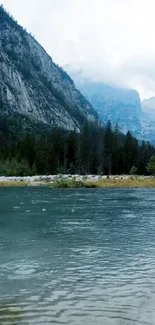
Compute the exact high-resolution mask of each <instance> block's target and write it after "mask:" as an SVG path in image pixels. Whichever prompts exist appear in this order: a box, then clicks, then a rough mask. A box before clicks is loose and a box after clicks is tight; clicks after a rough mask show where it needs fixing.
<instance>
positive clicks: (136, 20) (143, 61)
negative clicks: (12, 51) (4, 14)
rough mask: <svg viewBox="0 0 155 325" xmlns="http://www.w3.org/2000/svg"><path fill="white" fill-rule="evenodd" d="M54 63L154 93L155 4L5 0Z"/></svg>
mask: <svg viewBox="0 0 155 325" xmlns="http://www.w3.org/2000/svg"><path fill="white" fill-rule="evenodd" d="M2 3H3V5H4V6H5V8H6V9H7V10H8V11H10V12H11V13H12V14H13V16H14V17H15V18H16V19H17V20H18V21H19V23H20V24H22V25H23V26H25V27H26V28H27V30H28V31H29V32H31V33H32V34H33V35H34V36H35V37H36V39H37V40H38V41H39V42H40V43H41V44H42V45H43V46H44V47H45V49H46V50H47V51H48V53H49V54H50V55H51V56H52V58H53V60H54V61H56V62H57V63H58V64H60V65H61V66H66V65H69V67H70V69H71V70H79V69H82V70H83V71H84V75H86V76H88V77H90V78H92V79H95V80H103V81H107V82H114V83H117V84H119V85H124V86H129V87H133V88H135V89H137V90H138V91H139V92H140V94H141V97H145V96H153V95H155V59H154V58H155V42H154V30H155V20H154V12H155V1H154V0H31V1H30V0H27V1H21V0H3V1H2Z"/></svg>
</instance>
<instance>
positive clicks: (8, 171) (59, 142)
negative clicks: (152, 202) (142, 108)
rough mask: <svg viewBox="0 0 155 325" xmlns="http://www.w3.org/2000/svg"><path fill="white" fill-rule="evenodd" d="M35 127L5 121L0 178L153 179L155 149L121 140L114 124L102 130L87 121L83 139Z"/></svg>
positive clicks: (129, 138)
mask: <svg viewBox="0 0 155 325" xmlns="http://www.w3.org/2000/svg"><path fill="white" fill-rule="evenodd" d="M22 121H23V122H22ZM31 123H32V122H31ZM31 123H30V125H29V124H28V120H26V121H25V119H24V118H22V116H21V117H20V119H19V123H18V116H12V117H11V118H10V117H9V116H5V115H3V116H1V119H0V176H31V175H54V174H60V173H61V174H72V175H74V174H81V175H90V174H93V175H123V174H133V175H134V174H137V175H148V174H149V173H153V170H152V169H151V168H152V167H151V166H152V164H153V158H151V157H152V156H155V148H154V147H153V146H152V145H151V144H150V143H148V142H144V141H143V142H142V144H141V145H139V144H138V141H137V140H136V139H135V138H134V137H132V135H131V133H130V132H128V133H127V134H126V136H124V135H122V134H121V133H120V132H119V129H118V126H116V128H115V129H114V130H113V129H112V127H111V123H110V122H108V123H107V125H106V126H105V127H101V126H100V125H99V124H98V123H91V122H88V121H87V120H86V121H85V122H84V123H83V126H82V127H81V133H76V132H74V131H72V132H66V131H64V130H61V129H59V128H54V129H51V128H48V127H47V128H45V127H41V124H39V125H38V128H37V126H36V124H35V123H34V128H33V126H32V124H31ZM150 158H151V160H150ZM149 161H150V162H149Z"/></svg>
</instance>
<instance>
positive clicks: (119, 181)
mask: <svg viewBox="0 0 155 325" xmlns="http://www.w3.org/2000/svg"><path fill="white" fill-rule="evenodd" d="M26 186H48V187H50V188H143V187H146V188H155V177H142V176H137V177H132V176H128V177H124V176H119V177H114V176H113V177H109V178H108V177H107V178H100V179H94V178H93V179H91V177H90V178H89V176H88V177H87V178H85V177H84V178H83V179H82V180H78V179H76V178H74V177H73V178H72V179H58V180H49V179H48V178H47V179H46V178H45V179H43V180H38V181H33V180H32V181H30V180H29V181H26V180H21V179H20V180H7V179H6V180H5V181H0V187H26Z"/></svg>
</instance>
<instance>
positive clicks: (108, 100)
mask: <svg viewBox="0 0 155 325" xmlns="http://www.w3.org/2000/svg"><path fill="white" fill-rule="evenodd" d="M75 84H76V86H77V88H78V89H79V90H80V91H81V93H82V94H83V95H84V96H85V97H86V98H87V99H88V100H89V101H90V103H91V104H92V105H93V107H94V108H95V109H96V110H97V112H98V115H99V117H100V118H101V120H102V121H104V122H107V121H108V120H111V122H112V123H113V124H116V123H118V124H119V127H120V129H121V131H122V132H124V133H126V132H127V131H128V130H132V132H133V134H134V135H136V136H138V137H139V136H140V132H141V131H140V129H141V125H140V120H141V116H142V109H141V102H140V98H139V94H138V92H137V91H136V90H133V89H126V88H118V87H114V86H111V85H107V84H105V83H103V82H91V81H88V80H83V81H79V80H78V79H76V78H75Z"/></svg>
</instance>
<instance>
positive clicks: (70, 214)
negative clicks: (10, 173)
mask: <svg viewBox="0 0 155 325" xmlns="http://www.w3.org/2000/svg"><path fill="white" fill-rule="evenodd" d="M0 324H1V325H3V324H5V325H12V324H14V325H21V324H24V325H27V324H28V325H29V324H32V325H33V324H36V325H42V324H46V325H48V324H52V325H53V324H54V325H55V324H67V325H68V324H71V325H91V324H93V325H94V324H95V325H132V324H148V325H154V324H155V190H153V189H120V190H116V189H90V190H88V189H82V190H63V189H62V190H59V189H55V190H53V189H49V188H37V187H36V188H1V189H0Z"/></svg>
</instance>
